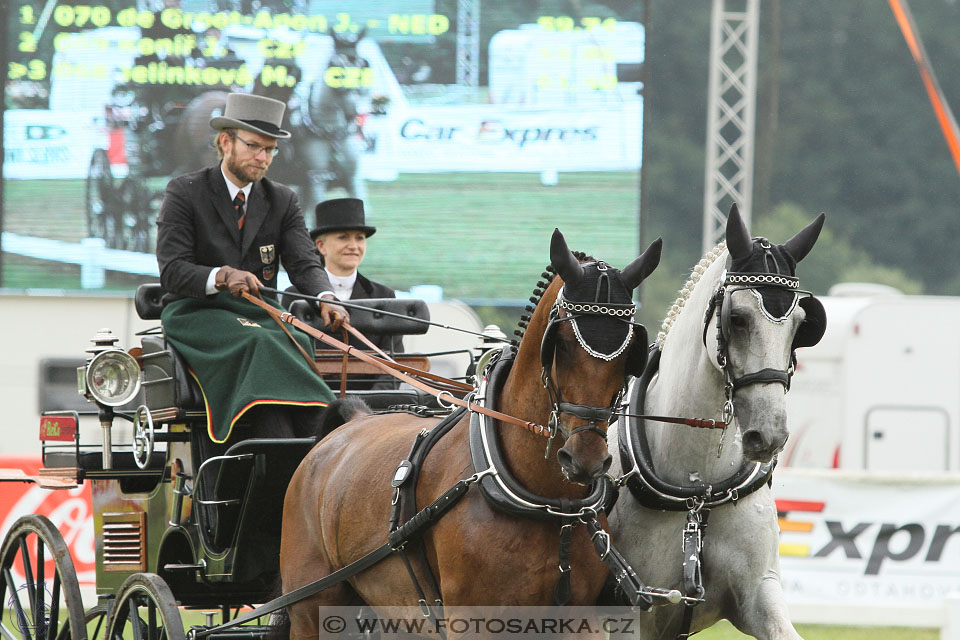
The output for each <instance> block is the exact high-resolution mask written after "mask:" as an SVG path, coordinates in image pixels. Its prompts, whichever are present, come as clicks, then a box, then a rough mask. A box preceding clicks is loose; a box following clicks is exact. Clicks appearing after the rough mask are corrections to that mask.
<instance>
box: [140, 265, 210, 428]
mask: <svg viewBox="0 0 960 640" xmlns="http://www.w3.org/2000/svg"><path fill="white" fill-rule="evenodd" d="M164 295H166V293H165V292H164V290H163V288H162V287H161V286H160V285H159V284H157V283H148V284H142V285H140V286H139V287H137V293H136V294H135V296H134V298H133V302H134V306H135V307H136V309H137V315H139V316H140V318H141V319H143V320H159V319H160V314H161V313H162V312H163V297H164ZM140 346H141V348H142V349H143V358H142V368H143V389H144V400H145V402H146V404H147V406H148V407H149V408H150V410H151V411H156V410H158V409H170V408H176V409H178V411H177V416H176V418H175V419H176V420H177V421H178V422H183V421H185V420H187V419H188V416H187V412H188V411H189V412H192V414H193V416H194V417H195V418H196V419H201V418H202V417H203V416H202V415H200V412H203V411H204V403H203V394H202V393H201V391H200V387H199V385H198V384H197V382H196V380H194V379H193V376H191V375H190V371H189V369H188V367H187V363H186V361H185V360H184V359H183V356H181V355H180V354H179V353H178V352H177V350H176V349H174V348H173V345H171V344H170V343H168V342H167V341H166V339H165V338H164V337H163V336H162V335H145V336H143V338H142V339H141V342H140Z"/></svg>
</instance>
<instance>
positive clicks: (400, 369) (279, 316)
mask: <svg viewBox="0 0 960 640" xmlns="http://www.w3.org/2000/svg"><path fill="white" fill-rule="evenodd" d="M243 297H244V298H246V299H247V300H248V301H250V302H252V303H253V304H255V305H257V306H258V307H260V308H261V309H263V310H264V311H266V312H267V313H269V314H270V316H271V317H272V318H273V319H274V320H276V321H277V322H278V323H280V324H281V325H282V324H283V323H286V324H291V325H293V326H295V327H296V328H298V329H300V330H301V331H303V332H304V333H306V334H308V335H310V336H313V337H314V338H316V339H317V340H320V341H321V342H323V343H324V344H327V345H329V346H331V347H333V348H334V349H338V350H340V351H343V352H345V353H347V354H349V355H352V356H354V357H355V358H357V359H358V360H362V361H363V362H366V363H368V364H371V365H373V366H375V367H377V368H379V369H381V370H382V371H384V372H385V373H388V374H390V375H391V376H393V377H394V378H397V379H398V380H402V381H404V382H406V383H407V384H409V385H411V386H412V387H415V388H417V389H420V390H421V391H426V392H427V393H429V394H430V395H432V396H434V397H436V398H437V401H438V402H439V403H440V404H441V406H446V405H444V402H445V401H446V402H449V403H450V405H456V406H458V407H464V408H466V409H467V410H469V411H473V412H476V413H482V414H484V415H487V416H490V417H491V418H495V419H497V420H500V421H502V422H506V423H508V424H513V425H517V426H519V427H523V428H524V429H527V430H528V431H531V432H533V433H535V434H537V435H541V436H544V437H550V436H551V435H552V434H553V431H552V429H550V428H549V427H545V426H543V425H541V424H537V423H535V422H528V421H526V420H521V419H520V418H514V417H513V416H508V415H507V414H505V413H500V412H499V411H494V410H493V409H487V408H486V407H481V406H478V405H476V404H474V403H472V402H470V400H469V397H468V399H461V398H458V397H456V396H455V395H453V393H452V391H459V392H462V393H466V394H469V393H472V392H473V391H474V388H473V387H472V386H471V385H468V384H464V383H462V382H457V381H456V380H450V379H449V378H444V377H442V376H437V375H434V374H431V373H429V372H426V371H421V370H420V369H415V368H413V367H406V366H403V365H399V364H397V363H393V362H388V361H386V360H383V359H382V358H378V357H376V356H371V355H369V354H366V353H364V352H363V351H361V350H359V349H356V348H355V347H352V346H351V345H349V344H346V343H344V342H341V341H340V340H337V339H336V338H334V337H332V336H328V335H327V334H325V333H323V332H322V331H319V330H317V329H314V328H313V327H311V326H310V325H308V324H306V323H304V322H302V321H300V320H299V319H298V318H296V316H294V315H293V314H291V313H287V312H284V311H280V310H279V309H277V308H276V307H273V306H272V305H269V304H267V303H266V302H264V301H263V300H260V299H259V298H256V297H254V296H251V295H250V294H248V293H246V292H244V293H243ZM287 335H290V333H289V331H288V332H287ZM291 338H292V336H291ZM301 353H302V349H301ZM308 357H309V356H308ZM311 360H312V358H311ZM408 374H414V375H415V376H418V377H424V378H427V379H429V380H433V381H436V382H440V383H442V384H443V385H445V386H447V387H448V389H443V390H439V389H436V388H434V387H432V386H430V385H428V384H426V383H424V382H422V381H421V380H419V379H418V378H417V377H413V375H408Z"/></svg>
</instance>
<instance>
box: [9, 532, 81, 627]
mask: <svg viewBox="0 0 960 640" xmlns="http://www.w3.org/2000/svg"><path fill="white" fill-rule="evenodd" d="M0 591H2V593H0V598H2V600H0V602H2V606H3V616H2V618H0V634H2V635H3V637H4V638H7V639H9V638H24V639H27V640H33V639H34V638H35V639H37V640H40V639H41V638H43V639H46V638H50V639H52V638H54V637H70V638H74V639H75V640H86V637H87V632H86V627H85V625H84V619H83V601H82V599H81V597H80V585H79V584H78V583H77V572H76V570H75V569H74V567H73V559H72V558H71V557H70V551H69V550H68V549H67V545H66V543H65V542H64V541H63V536H61V535H60V532H59V531H57V528H56V527H55V526H53V523H52V522H50V520H48V519H47V518H46V517H45V516H41V515H29V516H23V517H22V518H20V519H19V520H17V521H16V522H15V523H14V525H13V528H11V529H10V532H9V533H8V534H7V536H6V538H4V541H3V547H2V548H0Z"/></svg>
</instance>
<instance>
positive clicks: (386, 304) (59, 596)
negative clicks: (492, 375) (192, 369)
mask: <svg viewBox="0 0 960 640" xmlns="http://www.w3.org/2000/svg"><path fill="white" fill-rule="evenodd" d="M161 294H162V292H161V290H160V288H159V285H142V286H141V287H140V288H139V289H138V291H137V293H136V298H135V305H136V309H137V313H138V314H139V316H140V317H141V318H142V319H144V320H159V317H160V311H161V306H160V295H161ZM361 302H362V303H363V304H364V306H366V307H368V308H370V310H371V311H370V312H369V313H367V312H361V311H359V310H358V311H355V312H354V313H353V314H352V321H353V326H354V327H355V328H357V329H359V330H360V331H363V332H369V333H380V334H394V335H412V334H423V333H425V332H426V330H427V325H425V324H422V323H418V322H416V321H417V320H424V321H429V311H428V308H427V306H426V304H425V303H424V302H423V301H420V300H409V299H407V300H396V299H374V300H365V301H361ZM292 312H293V313H294V314H295V315H296V317H297V318H299V319H301V320H302V321H304V322H307V323H310V324H311V325H313V326H319V322H320V320H319V315H318V314H317V313H316V312H315V311H314V310H313V308H312V307H311V306H309V305H308V304H307V303H306V302H294V303H293V305H292ZM390 313H394V314H399V315H401V316H406V319H404V318H397V317H396V316H390V315H385V314H390ZM140 340H141V344H140V345H139V346H137V347H134V348H132V349H130V350H129V351H123V350H121V349H120V348H119V347H118V345H117V344H116V343H117V338H116V337H115V336H113V335H112V333H110V332H109V330H102V331H100V332H98V334H97V335H96V336H95V337H94V338H93V340H92V345H91V346H90V348H89V349H87V354H88V356H89V359H88V361H87V363H86V365H85V366H84V367H81V368H80V370H78V390H79V391H80V393H82V394H83V395H85V396H86V397H87V398H88V399H89V400H90V401H92V402H93V403H95V404H96V410H95V411H92V412H91V413H93V414H95V415H96V416H97V420H98V421H99V423H100V427H101V430H102V438H100V442H98V443H96V444H91V443H90V440H91V438H92V436H91V434H90V433H88V432H86V431H84V433H82V434H81V420H80V415H79V414H78V412H76V411H63V412H58V411H48V412H45V413H44V415H43V417H42V418H41V434H40V439H41V445H42V462H43V468H42V469H41V470H40V471H39V473H38V474H37V475H36V476H26V475H23V474H22V472H19V473H17V472H13V471H5V472H0V479H2V480H8V481H29V482H34V483H36V484H38V485H39V486H41V487H44V488H48V489H51V490H53V489H61V488H70V487H73V486H76V485H77V484H80V483H84V482H89V483H90V484H91V487H92V499H93V510H94V527H95V530H96V531H97V532H98V533H97V540H96V594H97V597H98V600H97V604H96V606H94V607H92V608H87V609H84V603H83V599H82V595H81V591H80V587H79V585H78V581H77V576H76V572H75V570H74V567H73V561H72V559H71V557H70V555H69V553H68V551H67V547H66V545H65V542H64V540H63V538H62V536H61V534H60V533H59V531H58V530H57V529H56V527H54V526H53V524H52V523H51V522H50V520H48V519H47V518H45V517H44V516H41V515H28V516H24V517H22V518H20V519H19V520H18V521H17V522H16V523H15V524H14V526H13V527H12V528H11V530H10V531H9V532H8V533H7V534H6V538H5V539H4V541H3V546H2V554H3V555H2V570H0V589H2V591H3V602H4V603H5V609H6V613H5V614H4V617H3V619H2V620H0V632H2V633H3V635H4V636H5V637H22V638H43V637H45V638H51V639H52V638H74V639H80V638H84V637H86V636H87V634H88V630H89V635H90V637H121V636H122V637H136V638H141V637H150V638H156V637H162V634H164V633H165V634H166V637H167V638H169V639H171V640H175V639H176V638H184V637H185V632H184V622H183V621H182V620H181V613H180V611H179V610H178V603H179V605H180V606H182V607H184V608H185V609H188V610H189V609H202V610H204V611H210V610H214V611H218V612H219V613H220V615H221V621H226V620H228V619H230V618H231V617H235V616H236V614H237V610H238V608H239V607H242V606H244V605H247V604H249V603H256V602H266V601H268V600H269V599H270V598H271V597H273V596H274V595H277V593H276V589H277V584H278V580H277V570H278V567H277V554H278V550H279V537H280V509H281V507H282V504H283V499H282V498H283V494H284V491H285V489H286V485H287V483H288V482H289V480H290V476H291V475H292V474H293V471H294V469H296V467H297V465H298V464H299V462H300V460H301V459H302V458H303V457H304V455H305V454H306V453H307V451H309V450H310V448H312V447H313V446H314V444H315V443H316V441H315V439H313V438H290V439H247V440H240V441H238V442H236V443H235V444H233V445H232V446H231V447H230V448H229V449H228V450H227V451H226V453H225V454H223V455H221V456H214V457H210V458H207V459H201V458H200V454H199V451H198V440H199V438H206V437H207V435H206V429H205V423H206V414H205V411H204V402H203V398H202V396H201V392H200V388H199V387H198V386H197V384H196V382H195V381H194V380H193V378H192V377H191V376H190V375H189V374H188V371H187V367H186V364H185V363H184V361H183V358H182V357H181V356H180V355H179V354H178V352H177V351H176V350H175V349H174V348H173V347H172V345H170V344H169V343H168V342H167V341H166V340H165V338H164V335H163V333H162V331H161V329H160V328H159V327H158V328H156V329H154V330H150V331H147V332H143V333H142V334H141V335H140ZM317 346H318V347H322V346H323V345H322V344H318V345H317ZM342 355H343V354H334V353H332V352H331V351H330V350H326V349H323V348H318V349H317V350H316V360H317V363H318V366H319V367H320V368H321V370H323V371H324V372H326V373H329V374H335V375H346V376H347V377H348V379H349V378H350V377H352V376H353V375H354V374H364V373H366V372H367V371H368V368H364V365H363V363H362V362H351V363H348V364H346V365H344V363H343V362H342V357H340V356H342ZM430 355H431V354H422V353H419V354H397V355H395V356H394V358H395V359H396V360H398V361H400V362H401V363H405V364H407V365H411V366H415V367H417V368H419V369H427V368H429V356H430ZM331 386H332V387H334V388H335V385H334V384H331ZM349 393H350V395H355V396H357V397H362V398H363V399H364V401H365V402H366V403H367V404H368V405H369V406H370V407H372V408H374V409H378V410H386V409H387V408H390V407H393V408H396V407H401V408H403V409H404V410H409V411H414V412H420V413H422V414H424V415H433V414H435V413H439V412H443V411H444V410H443V409H441V408H440V407H439V405H438V404H437V403H436V401H435V399H434V398H433V397H432V396H430V395H428V394H425V393H423V392H420V391H417V390H416V389H410V390H400V389H395V390H375V391H351V392H349ZM114 423H118V424H119V423H130V424H131V425H132V436H133V437H132V442H131V443H129V444H127V443H124V444H123V445H120V444H117V443H114V440H115V438H114V437H113V433H114V432H115V431H116V429H115V424H114ZM91 426H92V425H91ZM94 435H95V434H94ZM41 585H43V586H41ZM88 600H89V598H88ZM213 618H214V616H213V614H208V617H207V619H206V620H204V619H203V618H202V616H200V615H197V616H195V619H194V622H196V623H197V624H200V623H204V622H205V624H204V625H203V626H205V627H207V628H209V627H213V626H214V619H213ZM187 620H188V622H189V620H190V618H188V619H187ZM133 621H136V623H134V622H133ZM134 624H136V625H137V628H136V629H132V626H131V625H134ZM187 626H188V627H189V626H190V625H189V624H187ZM266 631H267V625H266V619H264V620H263V624H259V625H258V624H253V625H245V626H243V627H242V629H241V630H239V631H233V634H234V637H235V636H236V634H237V633H241V634H243V635H244V637H259V636H261V635H263V634H265V633H266ZM104 634H107V635H106V636H105V635H104ZM131 634H132V635H131ZM212 635H216V634H212Z"/></svg>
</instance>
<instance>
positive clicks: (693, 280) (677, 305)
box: [656, 241, 727, 349]
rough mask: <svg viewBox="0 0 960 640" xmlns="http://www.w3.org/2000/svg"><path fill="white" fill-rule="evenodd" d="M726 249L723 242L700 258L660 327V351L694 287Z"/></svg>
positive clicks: (657, 341) (658, 340)
mask: <svg viewBox="0 0 960 640" xmlns="http://www.w3.org/2000/svg"><path fill="white" fill-rule="evenodd" d="M726 249H727V243H726V241H723V242H721V243H720V244H718V245H717V246H715V247H714V248H713V249H711V250H710V251H707V253H705V254H704V256H703V257H702V258H700V262H698V263H697V264H696V265H694V267H693V271H692V272H691V273H690V278H689V279H688V280H687V281H686V282H685V283H684V284H683V288H681V289H680V293H679V294H678V295H677V299H676V301H674V303H673V304H672V305H671V306H670V310H669V311H667V317H666V318H665V319H664V320H663V324H662V325H660V333H658V334H657V340H656V346H657V348H658V349H663V344H664V342H666V340H667V334H668V333H670V328H671V327H672V326H673V323H674V322H676V321H677V316H679V315H680V312H681V311H683V306H684V305H685V304H686V303H687V299H688V298H690V295H691V294H692V293H693V289H694V287H696V286H697V283H698V282H700V278H702V277H703V274H704V273H706V271H707V269H709V268H710V265H712V264H713V263H714V262H716V260H717V258H719V257H720V255H721V254H722V253H723V252H724V251H726Z"/></svg>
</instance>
